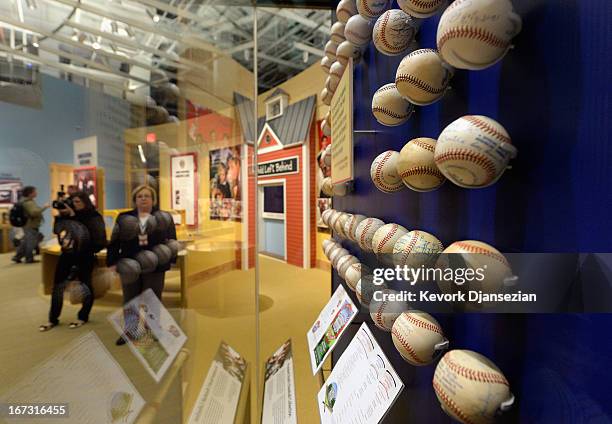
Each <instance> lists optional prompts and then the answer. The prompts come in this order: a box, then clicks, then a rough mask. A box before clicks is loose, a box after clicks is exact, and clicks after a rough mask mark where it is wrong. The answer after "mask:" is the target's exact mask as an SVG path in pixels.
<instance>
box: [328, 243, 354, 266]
mask: <svg viewBox="0 0 612 424" xmlns="http://www.w3.org/2000/svg"><path fill="white" fill-rule="evenodd" d="M347 255H350V252H349V251H348V250H346V249H345V248H343V247H340V248H339V249H334V250H332V251H331V253H330V254H329V261H330V262H331V264H332V266H333V267H334V268H336V267H337V266H338V261H339V260H340V258H342V257H343V256H347Z"/></svg>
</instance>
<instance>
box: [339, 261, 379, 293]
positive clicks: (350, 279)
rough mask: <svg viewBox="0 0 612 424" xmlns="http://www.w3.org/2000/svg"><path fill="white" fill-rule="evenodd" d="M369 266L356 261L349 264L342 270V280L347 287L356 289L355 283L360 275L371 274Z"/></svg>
mask: <svg viewBox="0 0 612 424" xmlns="http://www.w3.org/2000/svg"><path fill="white" fill-rule="evenodd" d="M371 272H372V271H371V270H370V268H368V267H367V266H366V265H364V264H362V263H360V262H357V263H354V264H351V265H350V266H349V267H348V268H347V269H346V271H344V281H346V284H348V286H349V288H350V289H351V290H353V291H355V290H357V283H358V282H359V280H361V276H362V275H363V276H365V275H369V274H371Z"/></svg>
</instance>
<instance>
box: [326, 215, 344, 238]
mask: <svg viewBox="0 0 612 424" xmlns="http://www.w3.org/2000/svg"><path fill="white" fill-rule="evenodd" d="M343 213H344V212H341V211H336V213H334V214H332V215H331V216H330V218H329V228H331V229H332V230H333V231H336V233H337V230H336V225H338V220H339V219H340V217H341V216H342V214H343Z"/></svg>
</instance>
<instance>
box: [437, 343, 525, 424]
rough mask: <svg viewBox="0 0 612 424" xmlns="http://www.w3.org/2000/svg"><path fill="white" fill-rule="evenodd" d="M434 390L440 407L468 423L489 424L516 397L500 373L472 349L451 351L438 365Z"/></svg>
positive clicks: (462, 421) (493, 365)
mask: <svg viewBox="0 0 612 424" xmlns="http://www.w3.org/2000/svg"><path fill="white" fill-rule="evenodd" d="M433 388H434V390H435V392H436V396H437V397H438V400H439V401H440V406H441V407H442V409H443V410H444V412H446V413H447V414H448V415H449V416H451V417H452V418H454V419H456V420H458V421H459V422H461V423H465V424H490V423H492V422H494V421H495V417H496V413H497V411H498V410H499V409H500V406H501V405H502V403H504V402H506V401H508V400H511V399H513V398H514V396H513V395H512V393H511V392H510V384H509V383H508V380H507V379H506V377H505V376H504V374H503V373H502V372H501V370H500V369H499V368H498V367H497V365H495V364H494V363H493V362H491V361H490V360H489V359H488V358H486V357H485V356H483V355H481V354H479V353H477V352H474V351H471V350H451V351H450V352H447V353H446V354H445V355H444V356H443V357H442V359H441V360H440V362H438V365H437V366H436V371H435V372H434V377H433Z"/></svg>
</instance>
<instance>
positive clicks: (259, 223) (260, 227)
mask: <svg viewBox="0 0 612 424" xmlns="http://www.w3.org/2000/svg"><path fill="white" fill-rule="evenodd" d="M279 185H282V186H283V211H284V212H283V214H282V215H283V216H282V217H280V216H278V215H280V214H268V216H264V212H263V208H264V195H263V189H264V186H279ZM257 204H258V205H259V207H258V209H259V210H258V211H257V218H256V219H257V229H258V233H259V234H260V235H263V236H264V237H265V232H264V231H263V219H264V218H268V219H277V220H279V221H280V220H282V221H283V222H284V223H285V225H284V231H285V236H284V240H283V242H284V247H283V250H284V257H283V259H284V260H285V262H286V261H287V180H286V179H284V178H276V179H270V180H259V181H257ZM273 215H277V216H273ZM257 245H259V240H257ZM257 253H258V254H259V253H263V254H264V255H265V254H266V252H263V251H262V250H261V246H260V248H259V249H257ZM270 257H271V258H274V256H270Z"/></svg>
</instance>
